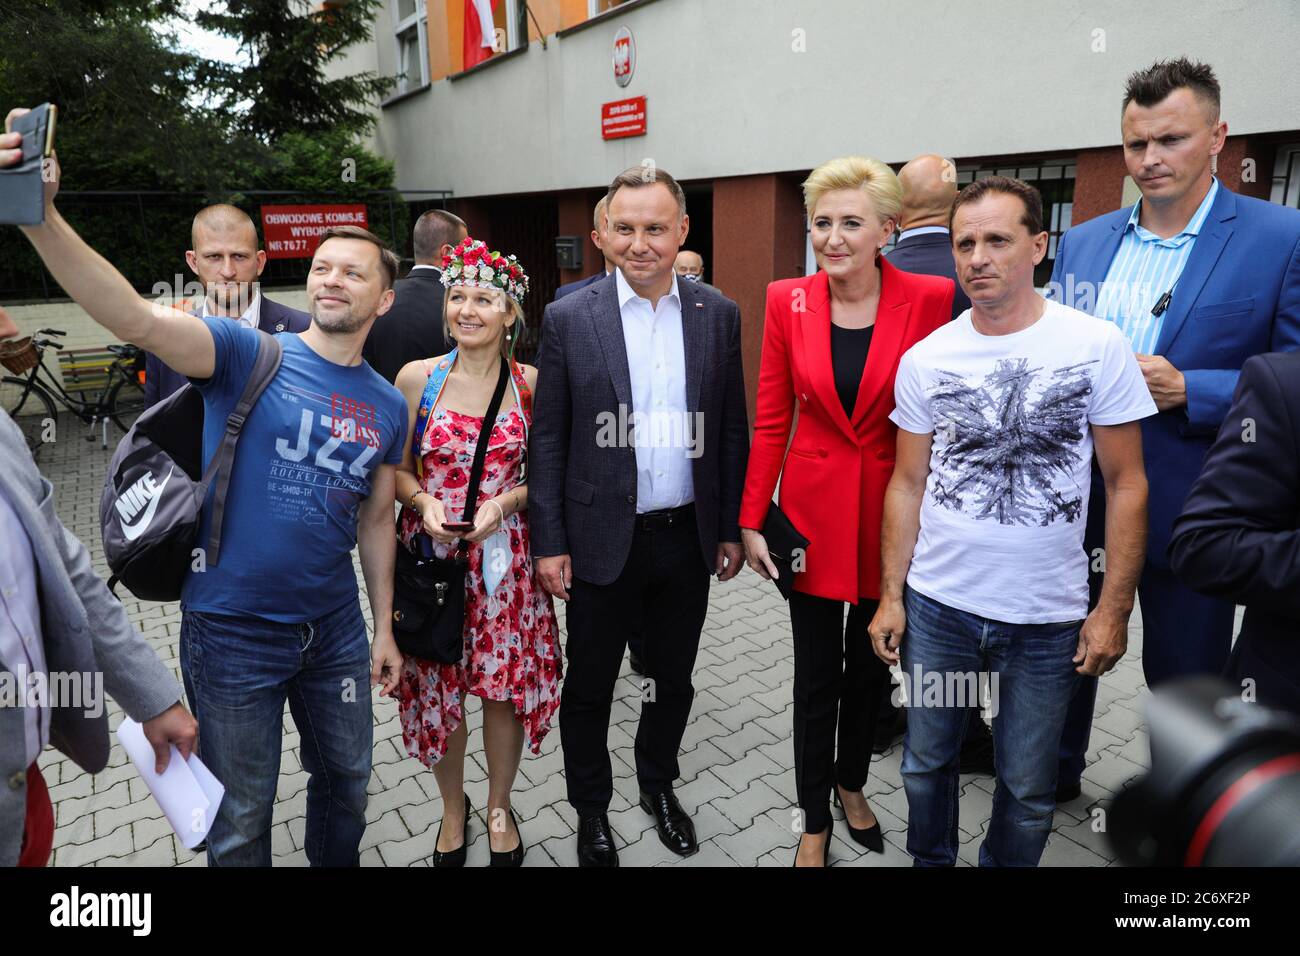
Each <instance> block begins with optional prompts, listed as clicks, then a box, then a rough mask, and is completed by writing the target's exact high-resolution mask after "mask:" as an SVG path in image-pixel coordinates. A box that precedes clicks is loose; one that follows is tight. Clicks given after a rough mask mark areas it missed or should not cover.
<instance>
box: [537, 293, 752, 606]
mask: <svg viewBox="0 0 1300 956" xmlns="http://www.w3.org/2000/svg"><path fill="white" fill-rule="evenodd" d="M677 287H678V291H679V294H680V295H681V299H682V345H683V347H684V351H685V355H686V409H687V412H688V413H691V418H692V421H694V420H696V418H697V416H696V415H695V414H694V413H696V412H699V413H701V415H702V419H701V426H702V429H703V432H702V434H699V435H698V436H697V441H698V442H699V445H698V448H699V450H700V452H701V453H700V454H699V456H698V457H696V458H693V459H692V461H691V474H692V478H693V479H694V484H695V516H696V521H697V524H698V525H699V536H700V554H701V557H702V559H703V561H704V564H705V566H706V568H707V569H708V571H709V573H713V571H714V565H715V562H716V559H717V549H718V542H719V541H739V540H740V525H739V519H740V498H741V493H742V491H743V489H744V484H745V466H746V464H747V463H748V461H749V413H748V410H747V408H746V405H745V381H744V370H743V368H742V365H741V356H740V309H739V308H738V307H737V306H736V303H734V302H732V301H731V300H730V299H728V298H726V297H725V296H724V295H722V293H720V292H718V291H717V290H716V289H713V288H711V287H701V286H699V285H697V284H695V283H693V282H679V283H678V284H677ZM537 368H538V373H537V394H536V396H535V398H534V405H533V427H532V431H531V433H530V440H529V471H530V474H529V478H528V525H529V531H530V534H531V535H532V553H533V556H534V557H548V556H553V555H557V554H568V555H569V556H570V557H571V559H572V561H573V574H574V576H575V577H579V578H582V579H583V580H584V581H588V582H590V583H592V584H598V585H603V584H609V583H611V582H612V581H613V580H614V579H615V578H616V577H618V575H619V573H620V572H621V571H622V570H623V566H624V565H625V564H626V563H627V557H628V554H629V552H630V551H631V547H632V532H633V524H634V519H635V516H636V450H635V448H633V447H632V446H631V445H630V444H623V445H622V447H605V446H606V445H608V443H607V442H602V441H599V440H598V435H599V433H600V430H601V425H602V418H603V417H604V416H608V415H614V416H617V415H618V412H619V405H620V404H621V405H623V406H624V407H625V408H626V409H627V414H628V415H629V416H630V414H631V413H632V411H634V409H633V408H632V380H631V377H630V375H629V373H628V358H627V347H626V346H625V345H624V341H623V319H622V314H621V313H620V311H619V307H618V290H617V285H616V282H615V279H614V277H613V276H607V277H606V278H604V279H602V280H600V281H599V282H595V283H593V284H591V285H589V286H587V287H586V288H584V289H579V290H578V291H577V292H574V293H572V294H570V295H566V296H565V297H564V298H562V299H557V300H556V301H554V302H552V303H551V304H550V305H548V306H547V307H546V312H545V314H544V316H543V318H542V341H541V347H540V351H539V352H538V356H537ZM605 420H608V419H605Z"/></svg>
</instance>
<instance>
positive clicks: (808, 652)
mask: <svg viewBox="0 0 1300 956" xmlns="http://www.w3.org/2000/svg"><path fill="white" fill-rule="evenodd" d="M878 604H879V602H877V601H873V600H871V599H869V598H862V599H860V600H859V601H858V603H857V604H855V605H851V606H850V607H849V613H848V619H847V621H846V620H845V615H844V602H843V601H832V600H830V599H828V598H820V597H813V596H812V595H809V594H801V593H799V592H798V591H795V592H793V593H792V594H791V595H790V628H791V630H792V631H793V632H794V775H795V789H796V791H797V793H798V795H799V807H800V809H801V810H803V814H804V830H805V831H806V832H808V833H820V832H821V831H822V830H825V829H826V827H828V826H829V825H830V822H831V815H830V799H831V787H832V786H834V785H835V784H836V783H838V784H839V785H840V786H841V787H843V788H844V789H845V790H861V789H862V788H863V786H865V785H866V782H867V774H868V772H869V771H870V769H871V745H872V740H873V738H874V737H875V733H876V719H877V717H878V715H879V701H880V695H881V694H882V693H883V692H884V689H885V687H886V686H887V685H888V684H889V667H888V666H887V665H886V664H885V662H884V661H882V660H881V659H880V658H878V657H877V656H876V654H875V651H873V650H872V649H871V637H870V635H868V634H867V625H868V624H870V623H871V618H872V617H873V616H874V615H875V613H876V607H877V605H878ZM837 730H838V735H839V747H838V750H837V748H836V732H837Z"/></svg>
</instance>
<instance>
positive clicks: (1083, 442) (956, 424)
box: [890, 302, 1156, 624]
mask: <svg viewBox="0 0 1300 956" xmlns="http://www.w3.org/2000/svg"><path fill="white" fill-rule="evenodd" d="M1044 305H1045V308H1044V311H1043V315H1042V318H1040V319H1039V320H1038V321H1037V322H1035V323H1034V324H1033V325H1031V326H1029V328H1027V329H1022V330H1021V331H1019V332H1013V333H1011V334H1009V335H982V334H981V333H979V332H977V331H976V330H975V327H974V326H973V325H972V324H971V313H970V310H969V309H968V310H966V311H965V312H963V313H962V314H961V315H960V316H959V317H958V318H957V319H956V320H955V321H953V322H951V323H949V324H948V325H945V326H942V327H940V328H939V329H937V330H936V331H935V332H933V333H931V334H930V335H929V336H928V337H927V338H925V339H923V340H922V341H920V342H918V343H917V344H916V345H914V346H913V347H912V348H911V349H910V350H908V352H907V353H906V354H905V355H904V356H903V358H902V361H901V362H900V364H899V366H898V376H897V378H896V379H895V384H894V399H895V403H896V408H895V409H894V412H893V414H891V415H890V418H891V419H892V420H893V421H894V423H895V424H896V425H898V427H899V428H902V429H904V430H906V431H909V432H914V433H916V434H921V435H923V434H927V433H929V432H933V433H934V438H933V441H932V443H931V446H930V476H929V478H928V479H927V480H926V487H925V497H924V499H923V501H922V504H921V530H920V535H919V536H918V538H917V541H916V550H915V552H914V553H913V555H912V566H911V569H910V570H909V571H908V575H907V583H908V584H909V585H910V586H911V587H912V588H913V589H914V590H916V591H919V592H920V593H921V594H924V595H925V596H927V597H929V598H932V599H934V600H936V601H939V602H941V603H943V604H947V605H949V606H950V607H955V608H958V609H960V610H963V611H968V612H970V613H972V614H978V615H980V616H981V617H986V618H989V619H991V620H996V621H1004V622H1007V623H1010V624H1049V623H1054V622H1062V621H1074V620H1080V619H1082V618H1084V617H1086V616H1087V612H1088V556H1087V555H1086V554H1085V553H1084V550H1083V532H1084V526H1085V525H1086V524H1087V517H1088V491H1089V488H1090V486H1091V477H1092V431H1091V429H1090V428H1089V427H1088V426H1089V425H1119V424H1122V423H1124V422H1131V421H1135V420H1137V419H1141V418H1146V417H1147V416H1149V415H1154V414H1156V406H1155V403H1154V402H1153V401H1152V400H1151V394H1150V392H1149V391H1148V390H1147V386H1146V382H1145V381H1144V379H1143V377H1142V372H1141V370H1140V369H1139V368H1138V364H1137V360H1136V359H1135V358H1134V357H1133V351H1132V349H1130V348H1129V346H1128V343H1127V342H1126V341H1125V340H1124V336H1123V334H1122V333H1121V332H1120V331H1119V329H1118V328H1116V326H1115V325H1114V324H1113V323H1111V322H1107V321H1105V320H1103V319H1097V318H1093V317H1092V316H1090V315H1087V314H1085V313H1083V312H1080V311H1078V310H1076V309H1071V308H1069V307H1068V306H1064V305H1061V304H1060V303H1057V302H1045V303H1044Z"/></svg>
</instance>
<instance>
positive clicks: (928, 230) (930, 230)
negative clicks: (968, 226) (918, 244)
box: [898, 226, 948, 242]
mask: <svg viewBox="0 0 1300 956" xmlns="http://www.w3.org/2000/svg"><path fill="white" fill-rule="evenodd" d="M938 233H943V234H944V235H945V236H946V235H947V234H948V227H947V226H916V227H915V228H913V229H904V230H903V231H902V232H900V233H899V234H898V241H899V242H902V241H903V240H904V239H910V238H911V237H912V236H929V235H935V234H938Z"/></svg>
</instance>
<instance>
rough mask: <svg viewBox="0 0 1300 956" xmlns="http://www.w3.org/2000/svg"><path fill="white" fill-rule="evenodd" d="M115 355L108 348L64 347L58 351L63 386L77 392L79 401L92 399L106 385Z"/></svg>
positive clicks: (98, 394) (96, 396)
mask: <svg viewBox="0 0 1300 956" xmlns="http://www.w3.org/2000/svg"><path fill="white" fill-rule="evenodd" d="M116 361H117V356H116V355H114V354H113V353H112V352H110V351H108V349H103V348H99V349H64V350H63V351H61V352H60V353H59V371H60V372H62V373H63V388H64V390H65V391H67V392H69V393H72V392H78V393H80V395H81V401H83V402H87V401H93V400H94V399H96V398H98V397H99V396H100V395H101V394H103V392H104V389H105V388H107V387H108V370H109V368H110V367H111V366H112V365H113V363H114V362H116Z"/></svg>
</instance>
